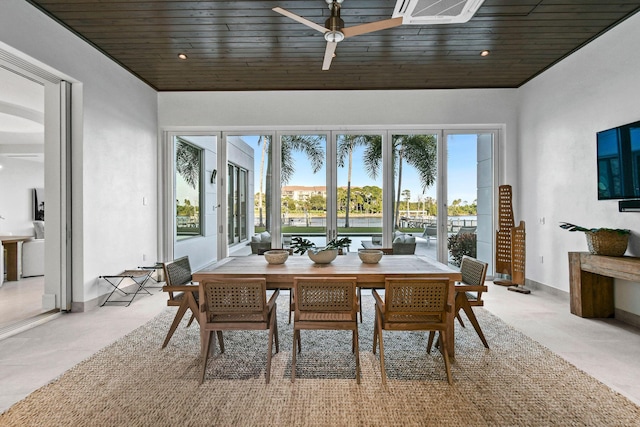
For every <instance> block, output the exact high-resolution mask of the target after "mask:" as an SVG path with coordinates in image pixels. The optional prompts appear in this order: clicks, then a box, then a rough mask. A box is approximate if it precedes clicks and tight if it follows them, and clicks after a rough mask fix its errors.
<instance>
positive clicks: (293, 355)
mask: <svg viewBox="0 0 640 427" xmlns="http://www.w3.org/2000/svg"><path fill="white" fill-rule="evenodd" d="M296 335H297V336H298V337H296ZM299 335H300V331H298V330H297V329H294V330H293V348H292V349H291V382H294V381H295V380H296V338H298V339H299Z"/></svg>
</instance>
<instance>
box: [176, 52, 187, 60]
mask: <svg viewBox="0 0 640 427" xmlns="http://www.w3.org/2000/svg"><path fill="white" fill-rule="evenodd" d="M178 58H180V59H187V55H186V54H185V53H179V54H178Z"/></svg>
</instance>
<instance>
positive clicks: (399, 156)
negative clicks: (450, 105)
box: [364, 135, 438, 228]
mask: <svg viewBox="0 0 640 427" xmlns="http://www.w3.org/2000/svg"><path fill="white" fill-rule="evenodd" d="M364 138H366V139H367V141H368V146H367V150H365V153H364V164H365V169H366V170H367V171H368V172H369V173H370V175H371V177H372V178H375V177H376V176H377V174H378V173H379V172H380V170H381V166H382V137H381V136H379V135H374V136H364ZM392 143H393V170H394V176H397V177H398V186H397V191H396V189H395V188H392V190H391V191H392V194H391V197H392V198H393V199H394V200H395V210H394V218H393V223H394V224H395V226H396V228H398V227H399V226H400V218H399V207H400V194H401V193H402V191H401V189H402V167H403V164H404V163H407V164H408V165H411V166H413V167H414V168H415V169H416V170H417V172H418V177H419V179H420V184H421V185H422V191H423V192H424V191H425V190H426V189H427V188H428V187H430V186H431V185H433V183H434V182H435V180H436V174H437V171H438V169H437V167H438V164H437V142H436V137H435V136H434V135H393V138H392ZM396 195H397V198H396Z"/></svg>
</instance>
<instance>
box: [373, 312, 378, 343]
mask: <svg viewBox="0 0 640 427" xmlns="http://www.w3.org/2000/svg"><path fill="white" fill-rule="evenodd" d="M375 310H376V313H375V316H374V317H373V354H376V345H377V344H378V306H377V305H376V307H375Z"/></svg>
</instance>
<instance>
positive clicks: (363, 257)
mask: <svg viewBox="0 0 640 427" xmlns="http://www.w3.org/2000/svg"><path fill="white" fill-rule="evenodd" d="M382 255H383V252H382V251H379V250H377V249H361V250H359V251H358V256H359V257H360V261H362V262H363V263H365V264H377V263H378V262H380V260H381V259H382Z"/></svg>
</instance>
